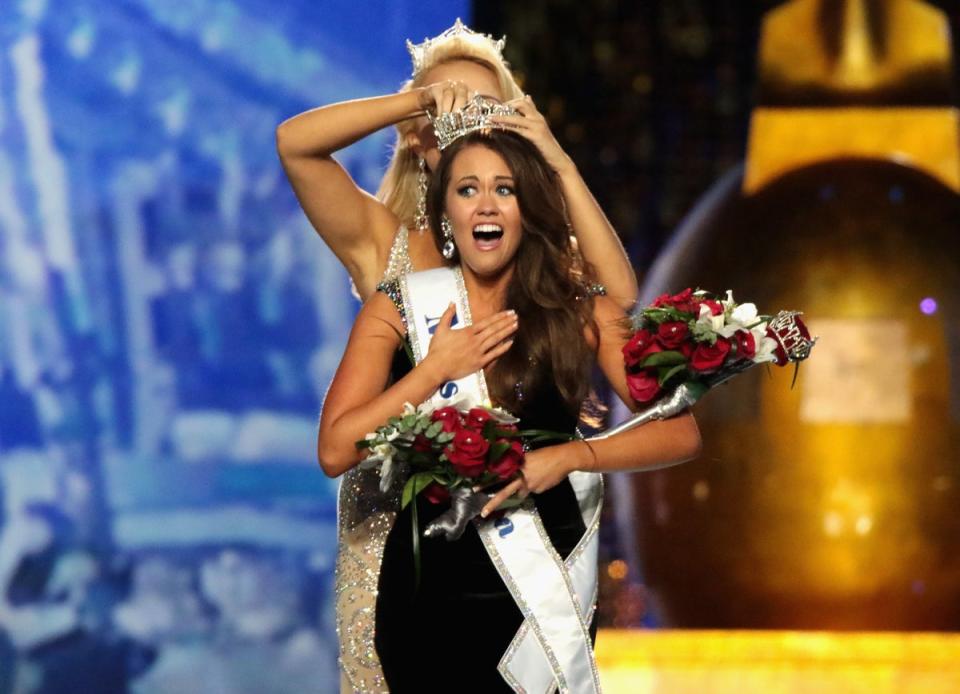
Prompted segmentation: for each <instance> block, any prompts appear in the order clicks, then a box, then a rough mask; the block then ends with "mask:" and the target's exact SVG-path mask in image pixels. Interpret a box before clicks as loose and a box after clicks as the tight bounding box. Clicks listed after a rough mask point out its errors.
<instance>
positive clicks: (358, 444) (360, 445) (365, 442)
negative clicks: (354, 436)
mask: <svg viewBox="0 0 960 694" xmlns="http://www.w3.org/2000/svg"><path fill="white" fill-rule="evenodd" d="M353 445H354V446H356V447H357V450H358V451H362V450H363V449H364V448H370V446H372V445H373V441H372V440H371V441H368V440H367V439H360V440H359V441H357V442H356V443H355V444H353Z"/></svg>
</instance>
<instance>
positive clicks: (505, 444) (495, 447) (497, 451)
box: [487, 441, 510, 463]
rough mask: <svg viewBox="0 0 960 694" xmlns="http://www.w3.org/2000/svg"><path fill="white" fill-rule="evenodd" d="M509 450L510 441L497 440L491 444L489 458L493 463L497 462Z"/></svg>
mask: <svg viewBox="0 0 960 694" xmlns="http://www.w3.org/2000/svg"><path fill="white" fill-rule="evenodd" d="M508 450H510V442H509V441H497V442H496V443H493V444H490V452H489V454H488V456H489V457H488V458H487V459H488V460H489V461H490V462H491V463H495V462H497V461H498V460H500V458H502V457H503V454H504V453H506V452H507V451H508Z"/></svg>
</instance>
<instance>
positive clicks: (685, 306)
mask: <svg viewBox="0 0 960 694" xmlns="http://www.w3.org/2000/svg"><path fill="white" fill-rule="evenodd" d="M667 304H668V305H670V306H673V307H674V308H675V309H677V310H678V311H683V312H685V313H693V314H696V313H698V312H699V310H700V308H699V305H700V302H699V301H698V300H697V298H696V297H695V296H694V295H693V290H692V289H690V287H687V288H686V289H684V290H683V291H682V292H680V293H679V294H674V295H673V296H671V297H670V298H669V299H667Z"/></svg>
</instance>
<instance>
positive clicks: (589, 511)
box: [400, 268, 603, 694]
mask: <svg viewBox="0 0 960 694" xmlns="http://www.w3.org/2000/svg"><path fill="white" fill-rule="evenodd" d="M400 288H401V293H402V295H403V302H404V308H405V311H404V312H405V314H406V318H407V332H408V334H409V336H410V343H411V345H412V347H413V353H414V356H415V357H416V360H417V361H418V362H419V361H420V360H421V359H422V358H423V357H424V355H425V354H426V353H427V350H428V349H429V344H430V339H431V338H432V337H433V332H434V331H435V330H436V325H437V323H438V322H439V319H440V316H441V315H443V312H444V311H446V309H447V306H448V305H449V302H450V301H451V299H453V300H454V301H455V303H456V307H457V318H456V319H455V324H454V327H457V328H461V327H464V326H467V325H470V324H471V322H472V321H471V317H470V306H469V303H468V301H467V292H466V287H465V286H464V283H463V274H462V273H461V271H460V269H459V268H455V269H453V270H450V269H448V268H440V269H436V270H426V271H424V272H417V273H413V274H410V275H405V276H403V277H402V278H401V280H400ZM463 398H468V399H469V400H470V401H472V402H473V403H475V404H483V405H489V395H488V392H487V385H486V380H485V379H484V377H483V371H477V372H476V373H473V374H470V375H469V376H466V377H464V378H461V379H458V380H457V381H451V382H449V383H445V384H443V385H442V386H441V387H440V389H439V390H438V391H437V392H436V393H435V394H434V395H433V396H431V401H432V402H433V403H434V404H436V405H437V406H438V407H441V406H443V405H446V404H451V403H452V402H454V401H456V400H461V399H463ZM569 479H570V483H571V485H572V486H573V490H574V492H575V493H576V495H577V502H578V504H579V505H580V512H581V514H582V515H583V522H584V525H585V526H586V528H587V532H586V533H584V535H583V537H582V538H581V539H580V542H579V543H578V544H577V546H576V548H574V550H573V552H572V553H571V554H570V556H569V557H568V558H567V560H566V561H564V560H562V559H561V558H560V556H559V555H558V554H557V552H556V550H555V549H554V548H553V545H552V544H551V543H550V539H549V538H548V536H547V533H546V530H545V529H544V527H543V523H542V522H541V520H540V516H539V515H538V514H537V511H536V507H535V506H534V504H533V502H532V500H531V501H529V502H528V503H526V504H524V505H523V506H521V507H519V508H514V509H511V510H509V511H507V512H506V513H504V514H503V515H502V516H501V517H499V518H498V519H497V520H495V521H493V522H490V521H484V522H481V521H479V520H477V521H475V524H476V528H477V531H478V533H479V534H480V538H481V540H482V541H483V545H484V547H485V548H486V549H487V553H488V554H489V555H490V559H491V561H492V562H493V564H494V566H496V567H497V571H499V573H500V576H501V577H502V578H503V581H504V583H505V584H506V586H507V588H508V589H509V590H510V593H511V595H512V596H513V598H514V600H515V601H516V603H517V606H518V607H519V608H520V610H521V612H522V613H523V616H524V623H523V625H522V626H521V627H520V629H519V630H518V632H517V634H516V636H515V637H514V638H513V640H512V641H511V643H510V646H509V647H508V648H507V651H506V652H505V653H504V655H503V658H502V659H501V660H500V664H499V667H498V669H499V671H500V673H501V674H502V675H503V678H504V679H505V680H506V681H507V682H508V683H509V684H510V686H511V687H513V689H514V690H515V691H517V692H527V693H528V694H541V693H543V694H547V693H548V692H552V691H554V689H555V688H559V690H560V691H561V692H571V693H575V694H579V693H580V692H599V691H600V679H599V676H598V674H597V667H596V662H595V661H594V658H593V648H592V646H591V643H590V634H589V629H588V624H589V622H590V619H591V617H592V614H593V609H594V605H595V603H596V596H597V547H598V538H597V527H598V525H599V520H600V508H601V504H602V497H603V484H602V481H601V480H602V478H601V476H600V475H599V474H596V473H587V472H575V473H572V474H571V475H570V476H569Z"/></svg>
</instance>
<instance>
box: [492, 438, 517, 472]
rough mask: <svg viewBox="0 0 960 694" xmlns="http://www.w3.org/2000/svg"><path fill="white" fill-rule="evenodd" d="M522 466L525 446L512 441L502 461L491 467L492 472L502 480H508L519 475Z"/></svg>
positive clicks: (501, 457) (501, 458)
mask: <svg viewBox="0 0 960 694" xmlns="http://www.w3.org/2000/svg"><path fill="white" fill-rule="evenodd" d="M521 465H523V444H522V443H520V442H519V441H511V442H510V448H508V449H507V450H506V451H505V452H504V454H503V455H502V456H500V460H498V461H497V462H495V463H494V464H493V465H491V466H490V470H491V472H493V473H495V474H496V475H497V477H499V478H500V479H501V480H508V479H510V478H511V477H513V476H514V475H515V474H517V470H519V469H520V466H521Z"/></svg>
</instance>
